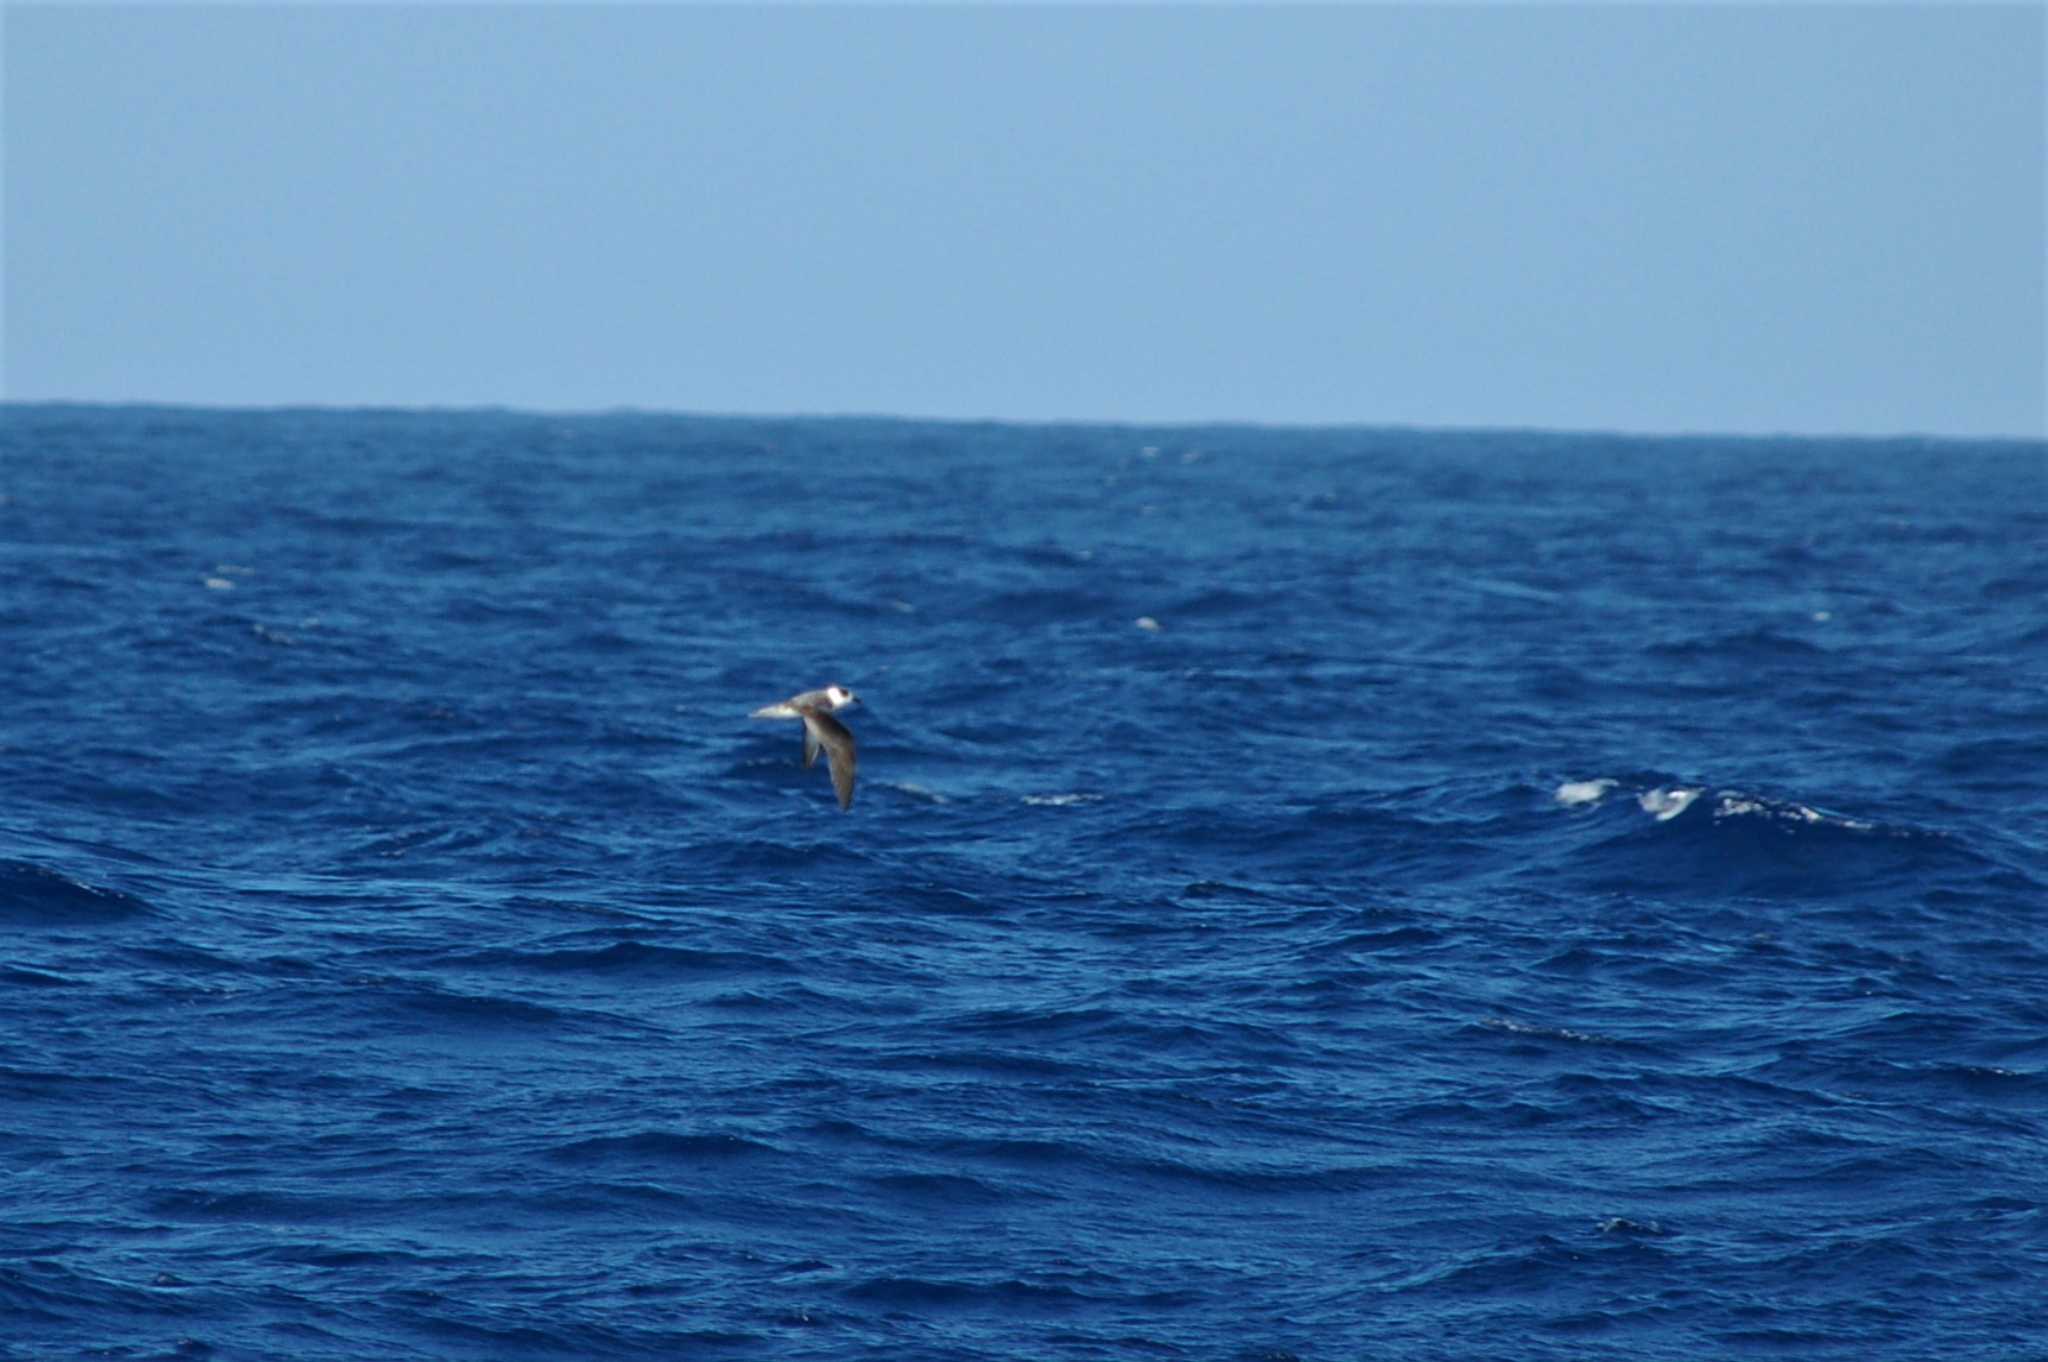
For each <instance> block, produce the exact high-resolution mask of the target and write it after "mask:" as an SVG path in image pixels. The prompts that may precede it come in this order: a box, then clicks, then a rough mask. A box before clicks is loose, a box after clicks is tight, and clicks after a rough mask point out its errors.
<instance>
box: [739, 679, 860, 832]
mask: <svg viewBox="0 0 2048 1362" xmlns="http://www.w3.org/2000/svg"><path fill="white" fill-rule="evenodd" d="M859 703H860V697H859V696H858V695H855V694H854V693H853V692H852V691H850V690H848V689H847V688H846V687H844V686H839V685H833V686H826V687H824V688H823V689H822V690H807V691H805V692H804V693H803V694H802V695H792V696H790V697H789V698H788V699H787V700H784V701H783V702H782V703H780V704H775V705H763V706H761V708H759V709H757V710H755V711H754V713H753V715H752V717H753V718H756V719H802V720H803V721H804V769H805V770H806V771H808V770H810V769H811V767H812V766H813V765H814V764H816V762H817V760H818V751H819V749H820V748H822V749H824V752H825V761H826V763H827V764H828V765H829V766H831V768H832V788H833V789H835V790H837V791H838V792H839V808H840V811H841V812H842V813H843V812H845V811H846V810H847V809H850V808H852V807H853V767H854V760H853V734H852V733H851V732H849V731H848V729H847V727H846V725H845V724H842V723H840V722H839V721H838V720H837V719H835V718H833V717H832V714H833V712H834V711H835V710H841V709H845V708H846V707H847V706H848V705H857V704H859Z"/></svg>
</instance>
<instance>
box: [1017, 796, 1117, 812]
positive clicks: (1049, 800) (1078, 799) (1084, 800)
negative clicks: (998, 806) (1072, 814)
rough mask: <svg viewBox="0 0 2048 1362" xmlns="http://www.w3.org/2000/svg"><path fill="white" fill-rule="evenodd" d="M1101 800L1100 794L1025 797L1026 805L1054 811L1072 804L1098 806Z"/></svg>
mask: <svg viewBox="0 0 2048 1362" xmlns="http://www.w3.org/2000/svg"><path fill="white" fill-rule="evenodd" d="M1101 800H1102V796H1101V795H1099V794H1051V795H1025V796H1024V802H1025V803H1026V804H1035V805H1038V806H1040V807H1041V808H1054V809H1064V808H1066V807H1068V806H1069V805H1072V804H1096V803H1100V802H1101Z"/></svg>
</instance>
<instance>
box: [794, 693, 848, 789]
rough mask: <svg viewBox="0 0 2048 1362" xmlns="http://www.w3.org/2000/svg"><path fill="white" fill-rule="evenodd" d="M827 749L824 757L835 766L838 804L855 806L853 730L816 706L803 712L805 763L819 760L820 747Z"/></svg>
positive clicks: (807, 764) (834, 785) (808, 764)
mask: <svg viewBox="0 0 2048 1362" xmlns="http://www.w3.org/2000/svg"><path fill="white" fill-rule="evenodd" d="M820 747H822V748H824V749H825V760H826V762H827V763H828V764H830V766H831V767H832V788H833V789H835V790H837V791H838V792H839V807H840V808H841V809H842V810H844V809H850V808H852V807H853V771H854V756H853V734H852V733H851V732H850V731H848V729H847V727H846V725H845V724H842V723H840V722H839V721H838V720H837V719H835V718H833V717H832V716H831V715H829V714H821V713H819V712H818V711H816V710H809V711H806V712H805V714H804V766H805V767H806V768H808V767H809V766H810V764H811V763H812V762H814V761H816V760H817V758H818V749H819V748H820Z"/></svg>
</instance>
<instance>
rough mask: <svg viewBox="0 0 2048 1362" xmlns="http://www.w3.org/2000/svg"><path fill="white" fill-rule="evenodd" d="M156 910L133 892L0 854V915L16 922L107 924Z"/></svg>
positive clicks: (30, 925)
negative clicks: (0, 857)
mask: <svg viewBox="0 0 2048 1362" xmlns="http://www.w3.org/2000/svg"><path fill="white" fill-rule="evenodd" d="M153 912H155V909H154V908H153V907H152V906H151V905H150V903H149V902H148V901H147V900H145V899H142V898H138V897H137V896H135V895H134V894H130V893H126V892H124V891H122V890H119V889H112V888H108V887H106V886H104V885H96V884H89V883H87V882H85V881H83V880H76V879H73V878H72V877H71V876H69V875H66V874H64V873H63V872H61V871H57V870H52V869H51V868H50V867H48V866H45V865H38V864H36V863H35V862H33V861H14V860H0V919H4V920H5V921H7V922H10V923H13V924H14V925H15V926H18V927H34V926H53V927H56V926H62V927H76V926H81V925H88V924H94V923H103V924H112V923H117V922H125V921H127V920H129V919H131V918H137V917H144V916H147V915H149V914H151V913H153Z"/></svg>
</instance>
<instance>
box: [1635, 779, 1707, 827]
mask: <svg viewBox="0 0 2048 1362" xmlns="http://www.w3.org/2000/svg"><path fill="white" fill-rule="evenodd" d="M1702 793H1703V791H1701V790H1700V789H1698V788H1697V787H1695V788H1693V789H1689V790H1688V789H1684V788H1674V789H1669V790H1667V789H1664V788H1662V787H1661V786H1660V787H1659V788H1657V789H1654V790H1645V791H1644V792H1643V793H1642V794H1639V795H1637V796H1636V803H1638V804H1640V805H1642V806H1643V812H1644V813H1648V814H1655V815H1656V817H1657V821H1658V822H1659V823H1669V822H1670V821H1671V820H1672V819H1674V818H1676V817H1678V815H1680V814H1682V813H1684V812H1685V811H1686V810H1687V809H1689V808H1691V807H1692V802H1693V801H1694V800H1695V799H1698V798H1699V797H1700V795H1701V794H1702Z"/></svg>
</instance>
